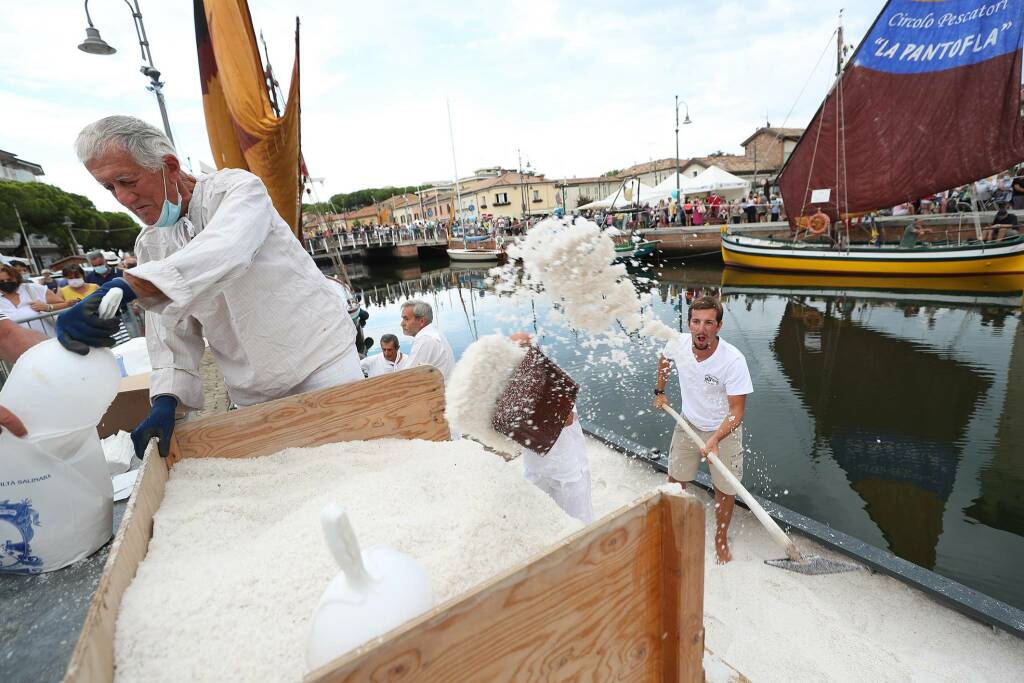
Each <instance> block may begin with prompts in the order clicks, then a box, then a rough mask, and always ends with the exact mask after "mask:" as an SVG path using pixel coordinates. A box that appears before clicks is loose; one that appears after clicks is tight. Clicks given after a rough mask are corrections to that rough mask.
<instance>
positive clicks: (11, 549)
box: [0, 339, 121, 574]
mask: <svg viewBox="0 0 1024 683" xmlns="http://www.w3.org/2000/svg"><path fill="white" fill-rule="evenodd" d="M120 377H121V373H120V371H119V370H118V366H117V361H116V360H115V359H114V356H113V355H112V354H111V353H110V352H109V351H107V350H106V349H93V350H91V351H90V352H89V353H88V354H87V355H85V356H80V355H78V354H75V353H72V352H70V351H67V350H66V349H64V347H62V346H61V345H60V343H59V342H58V341H57V340H55V339H51V340H48V341H45V342H43V343H41V344H37V345H36V346H34V347H32V348H31V349H29V350H28V351H26V352H25V353H24V354H22V356H21V358H20V359H18V362H17V363H16V364H15V365H14V368H13V369H12V370H11V375H10V377H9V378H8V380H7V382H6V383H5V384H4V386H3V389H0V405H2V406H4V407H5V408H7V409H8V410H10V411H11V412H12V413H14V414H15V415H17V416H18V417H19V418H20V419H21V421H22V422H23V423H24V424H25V429H26V430H27V431H28V436H26V437H25V438H21V439H19V438H18V437H15V436H13V435H12V434H11V433H10V432H7V431H4V432H3V433H0V573H19V574H34V573H38V572H45V571H52V570H54V569H60V568H61V567H65V566H67V565H69V564H71V563H72V562H76V561H77V560H80V559H82V558H85V557H88V556H89V555H91V554H92V553H93V552H95V551H96V550H97V549H99V548H100V547H101V546H102V545H103V544H104V543H106V542H107V541H108V540H110V537H111V536H112V535H113V495H114V491H113V487H112V486H111V483H110V474H109V473H108V471H107V463H106V460H105V459H104V457H103V447H102V445H101V444H100V439H99V435H98V434H97V433H96V425H97V424H98V423H99V421H100V419H102V417H103V414H104V413H105V412H106V410H107V407H108V406H109V405H110V403H111V401H113V400H114V396H116V395H117V388H118V384H119V382H120Z"/></svg>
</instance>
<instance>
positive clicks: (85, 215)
mask: <svg viewBox="0 0 1024 683" xmlns="http://www.w3.org/2000/svg"><path fill="white" fill-rule="evenodd" d="M15 207H17V211H15ZM19 215H20V216H21V222H22V224H23V225H24V226H25V232H26V233H28V234H30V235H42V236H44V237H47V238H49V239H50V241H52V242H54V243H55V244H57V245H59V246H60V247H61V248H62V249H64V250H65V251H67V252H68V253H71V252H72V242H71V237H70V235H69V234H68V229H67V227H66V226H65V225H64V220H65V218H67V219H70V220H71V223H72V228H73V229H74V231H75V238H76V239H77V241H78V243H79V244H81V245H83V246H88V247H92V248H99V249H112V250H114V249H131V247H132V245H134V244H135V236H136V235H138V234H139V230H140V228H139V225H138V224H137V223H136V222H135V220H134V219H132V217H131V216H129V215H128V214H126V213H118V212H109V211H98V210H97V209H96V206H95V205H94V204H93V203H92V202H91V201H90V200H89V198H88V197H83V196H82V195H80V194H73V193H71V192H65V191H64V190H62V189H60V188H59V187H57V186H55V185H49V184H47V183H18V182H7V181H3V182H0V237H5V236H9V235H19V236H20V235H21V229H20V227H19V225H18V216H19ZM23 241H24V240H23V239H19V249H22V250H23V249H24V246H25V245H24V244H21V242H23Z"/></svg>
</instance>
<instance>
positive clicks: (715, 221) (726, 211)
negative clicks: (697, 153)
mask: <svg viewBox="0 0 1024 683" xmlns="http://www.w3.org/2000/svg"><path fill="white" fill-rule="evenodd" d="M582 215H583V217H585V218H587V219H589V220H592V221H594V222H595V223H597V224H598V225H604V226H606V227H616V228H621V229H627V230H629V229H640V230H647V229H651V228H668V227H674V226H679V227H699V226H702V225H721V224H723V223H765V222H768V221H780V220H785V219H786V215H785V207H784V205H783V203H782V198H781V197H780V196H779V195H778V194H768V195H764V194H760V193H758V192H751V193H749V194H747V195H745V196H743V197H741V198H736V199H731V200H728V199H725V198H724V197H723V196H722V195H720V194H717V193H715V192H712V193H709V194H708V195H707V196H693V197H690V196H686V197H684V198H683V201H681V202H680V201H677V200H676V199H674V198H669V199H661V200H659V201H658V202H657V203H655V204H654V205H651V204H649V203H645V204H643V205H642V206H641V207H639V209H638V210H636V211H629V212H621V211H609V212H605V211H603V210H600V209H594V210H584V211H583V212H582Z"/></svg>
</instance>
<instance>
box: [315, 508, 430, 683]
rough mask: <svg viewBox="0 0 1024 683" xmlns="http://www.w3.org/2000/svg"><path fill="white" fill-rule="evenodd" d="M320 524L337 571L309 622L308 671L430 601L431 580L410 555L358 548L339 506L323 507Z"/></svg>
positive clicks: (397, 623)
mask: <svg viewBox="0 0 1024 683" xmlns="http://www.w3.org/2000/svg"><path fill="white" fill-rule="evenodd" d="M320 522H321V524H322V525H323V530H324V538H325V539H326V541H327V546H328V547H329V548H330V549H331V554H332V555H334V559H335V561H336V562H337V563H338V566H339V567H340V568H341V570H342V571H341V573H340V574H338V575H337V576H336V577H334V579H332V580H331V583H330V584H328V586H327V589H326V590H325V591H324V594H323V596H321V598H320V603H319V604H318V605H317V608H316V611H315V612H314V613H313V619H312V621H311V622H310V633H309V645H308V646H307V648H306V665H307V666H308V667H309V669H310V670H313V669H316V668H318V667H321V666H323V665H324V664H327V663H328V662H330V661H332V660H334V659H336V658H337V657H340V656H341V655H343V654H345V653H346V652H349V651H350V650H353V649H355V648H357V647H359V646H360V645H362V644H363V643H365V642H367V641H369V640H371V639H373V638H376V637H377V636H381V635H384V634H385V633H387V632H388V631H390V630H391V629H393V628H395V627H397V626H400V625H401V624H403V623H405V622H406V621H408V620H409V619H412V618H413V617H416V616H418V615H420V614H423V613H424V612H426V611H427V610H429V609H430V608H431V606H432V605H433V598H432V597H431V591H430V579H429V578H428V577H427V574H426V572H424V571H423V569H422V568H421V567H420V566H419V565H418V564H416V562H415V561H414V560H413V559H412V558H410V557H409V556H407V555H403V554H402V553H400V552H398V551H397V550H394V549H393V548H389V547H387V546H382V545H377V546H372V547H370V548H367V549H366V550H365V551H364V552H360V550H359V541H358V540H357V539H356V535H355V532H354V531H353V530H352V526H351V524H349V521H348V516H347V515H346V514H345V510H344V509H343V508H342V507H341V506H340V505H337V504H334V503H331V504H329V505H327V506H326V507H325V508H324V509H323V511H322V512H321V513H320Z"/></svg>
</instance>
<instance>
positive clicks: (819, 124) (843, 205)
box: [722, 0, 1024, 276]
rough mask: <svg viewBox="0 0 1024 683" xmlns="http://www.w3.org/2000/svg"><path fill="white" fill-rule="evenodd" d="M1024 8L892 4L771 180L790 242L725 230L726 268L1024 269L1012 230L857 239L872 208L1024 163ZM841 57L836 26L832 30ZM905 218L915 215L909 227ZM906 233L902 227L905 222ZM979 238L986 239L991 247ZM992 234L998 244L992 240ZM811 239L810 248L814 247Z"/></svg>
mask: <svg viewBox="0 0 1024 683" xmlns="http://www.w3.org/2000/svg"><path fill="white" fill-rule="evenodd" d="M1022 29H1024V0H988V1H986V0H928V1H925V0H890V2H887V3H886V5H885V6H884V7H883V8H882V11H881V13H880V14H879V15H878V17H877V18H876V19H875V22H874V23H873V24H872V26H871V28H870V30H869V31H868V33H867V36H866V37H865V38H864V40H863V41H862V42H861V44H860V46H859V47H858V49H857V51H856V52H855V53H854V55H853V58H852V59H851V60H850V61H849V62H848V63H847V64H846V66H845V68H841V69H839V71H838V73H837V77H836V81H835V83H834V85H833V86H832V89H831V90H830V91H829V93H828V95H827V96H826V98H825V100H824V102H822V104H821V106H820V107H819V109H818V111H817V113H816V114H815V115H814V117H813V118H812V120H811V123H810V124H809V125H808V127H807V129H806V131H805V132H804V134H803V136H802V138H801V139H800V142H799V143H798V144H797V146H796V148H795V149H794V150H793V153H792V154H791V156H790V158H789V159H788V160H787V162H786V165H785V166H784V167H783V169H782V171H781V173H780V174H779V179H778V184H779V187H780V189H781V191H782V196H783V199H784V200H785V202H786V208H787V212H788V214H789V216H790V219H789V220H790V227H791V230H794V231H795V234H796V237H795V239H793V240H791V241H790V240H785V241H784V240H777V239H759V238H753V237H743V236H740V235H729V234H726V235H723V236H722V257H723V260H724V261H725V263H726V265H730V266H736V267H742V268H753V269H764V270H780V271H796V272H813V273H841V274H865V275H889V276H932V275H972V274H981V273H1024V237H1022V236H1020V235H1018V234H1016V230H1005V231H1004V230H999V231H993V232H994V234H988V235H985V234H984V233H983V232H982V230H981V229H980V227H979V226H978V222H977V214H976V212H975V230H974V234H973V235H971V236H970V238H969V239H966V240H964V239H961V236H960V234H959V230H956V235H955V239H951V238H948V237H947V239H946V240H945V241H938V240H937V241H927V242H923V243H916V244H914V242H915V241H916V239H915V237H914V235H913V234H911V233H910V230H908V234H907V238H908V239H905V240H904V241H903V243H902V244H901V245H895V244H892V245H890V244H879V243H877V241H876V243H875V244H870V243H868V242H866V241H865V242H864V243H862V244H857V243H856V240H854V241H853V242H851V239H850V233H851V222H853V221H857V222H858V223H859V225H857V226H855V227H854V228H853V229H852V230H853V232H854V234H855V235H856V234H857V232H858V229H861V230H863V231H864V232H862V233H861V234H864V235H866V234H867V232H866V231H867V229H869V228H870V227H871V226H872V225H873V224H872V223H871V213H872V212H875V211H878V210H879V209H883V208H889V207H892V206H896V205H898V204H902V203H905V202H914V201H916V200H918V199H920V198H922V197H926V196H928V195H931V194H934V193H936V192H941V191H943V190H946V189H949V188H954V187H957V186H960V185H964V184H967V183H972V182H974V181H975V180H977V179H979V178H983V177H986V176H990V175H993V174H995V173H1000V172H1002V171H1005V170H1006V169H1008V168H1011V167H1013V166H1014V165H1015V164H1017V163H1018V162H1020V161H1021V160H1022V159H1024V128H1022V125H1021V96H1020V91H1021V39H1022V35H1024V33H1022ZM838 42H839V55H840V57H839V60H838V61H839V63H841V62H842V49H843V48H842V45H843V41H842V28H841V27H840V30H839V41H838ZM910 220H912V219H910ZM908 225H910V223H909V222H908ZM986 237H987V239H985V238H986ZM997 237H998V239H997ZM808 240H810V241H808Z"/></svg>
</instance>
